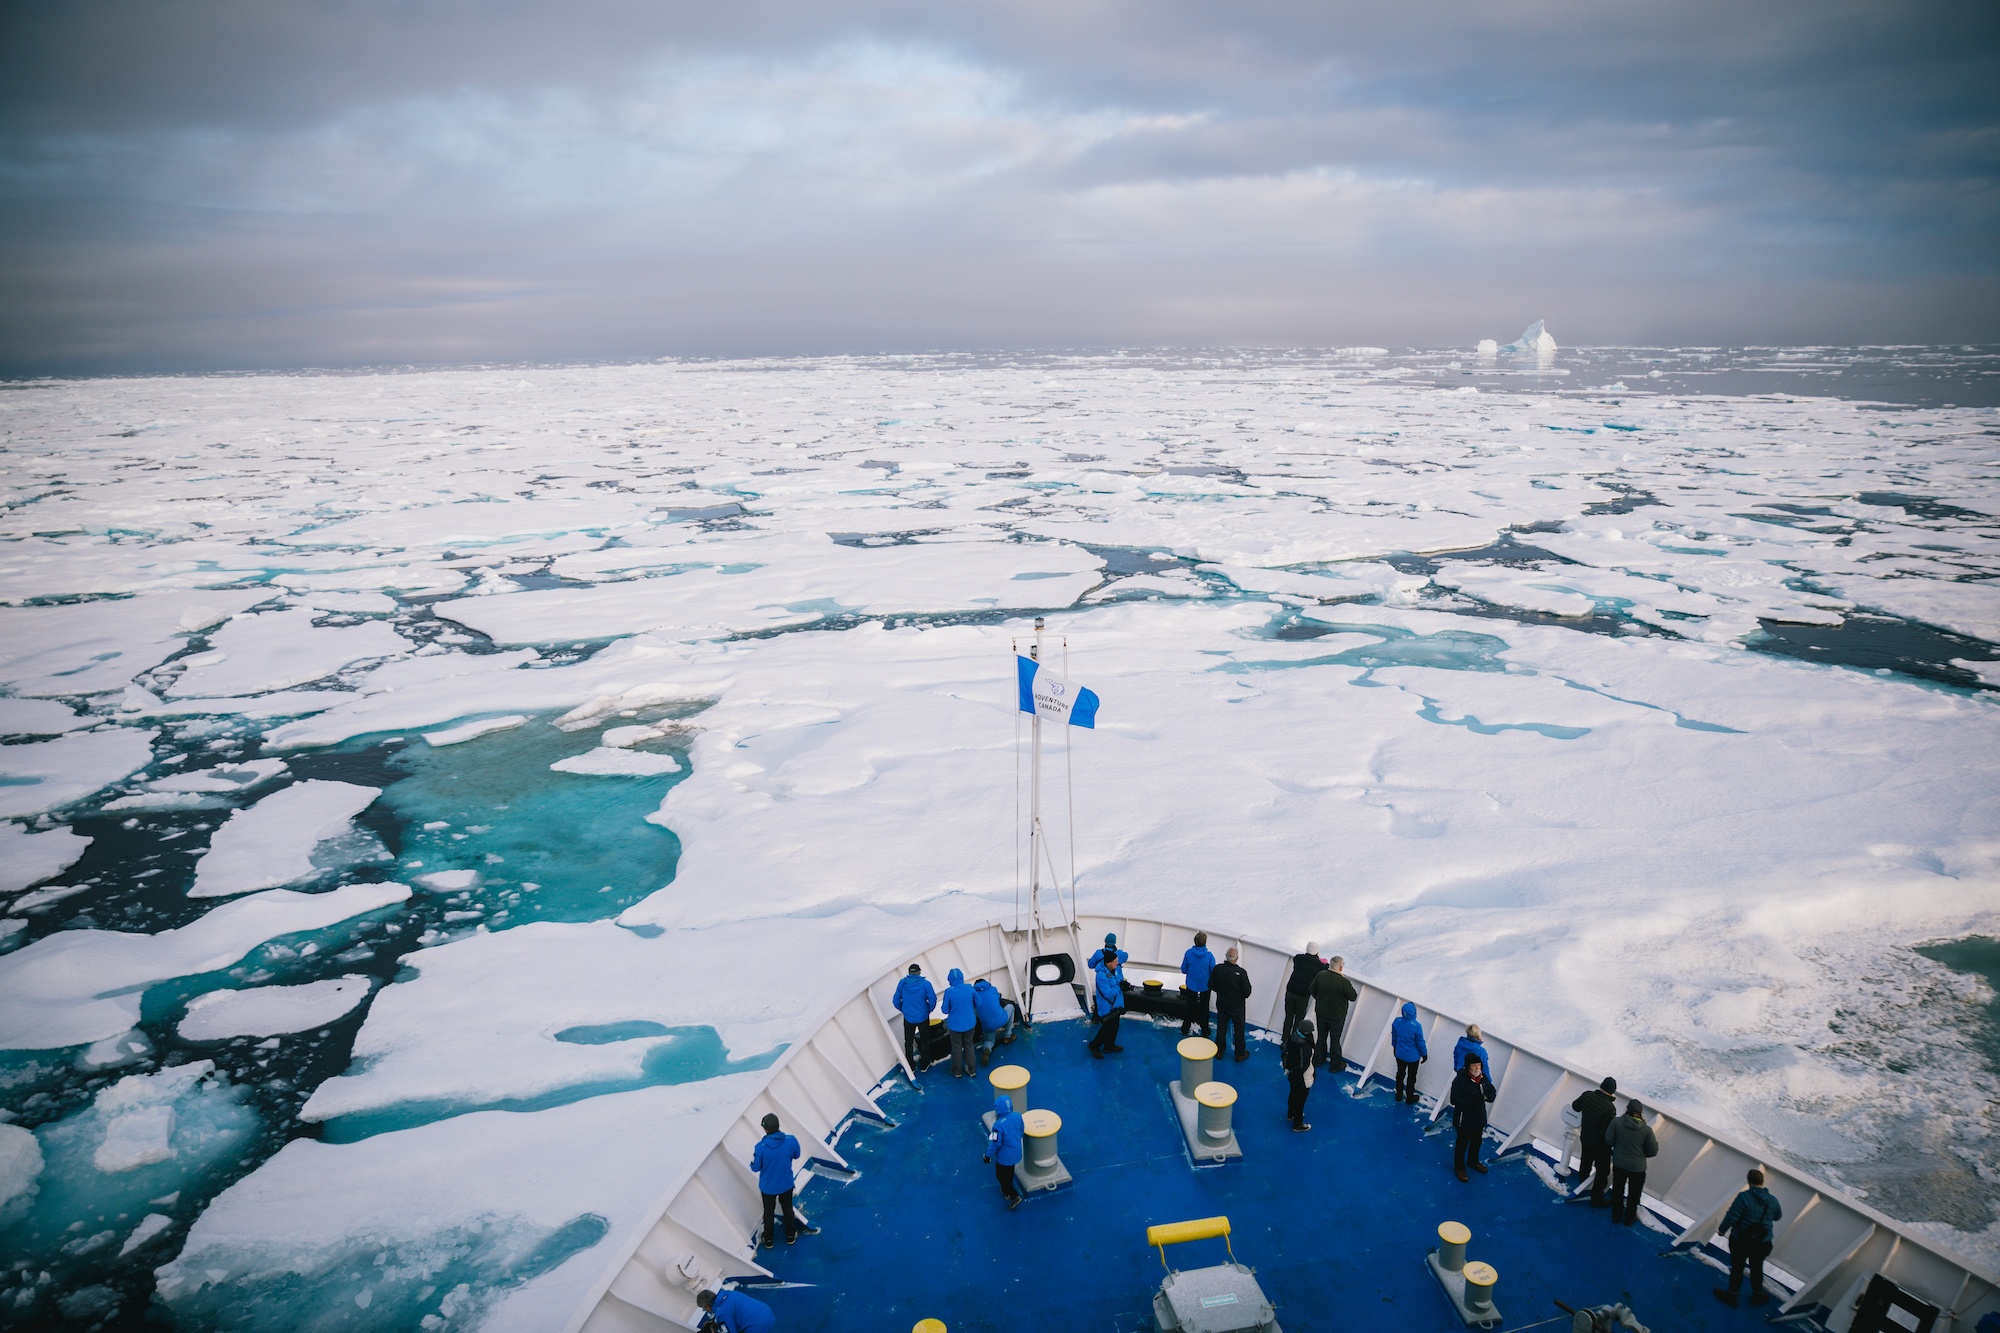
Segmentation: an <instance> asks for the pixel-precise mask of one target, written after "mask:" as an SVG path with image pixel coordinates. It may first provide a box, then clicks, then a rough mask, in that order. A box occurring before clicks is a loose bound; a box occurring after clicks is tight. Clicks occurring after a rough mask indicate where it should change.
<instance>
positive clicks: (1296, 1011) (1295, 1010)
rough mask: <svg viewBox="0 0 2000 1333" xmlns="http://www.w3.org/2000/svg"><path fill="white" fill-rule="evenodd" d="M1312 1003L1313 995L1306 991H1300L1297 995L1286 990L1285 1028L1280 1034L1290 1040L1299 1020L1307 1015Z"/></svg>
mask: <svg viewBox="0 0 2000 1333" xmlns="http://www.w3.org/2000/svg"><path fill="white" fill-rule="evenodd" d="M1311 1004H1312V996H1311V995H1310V994H1308V993H1306V992H1305V991H1300V992H1299V993H1298V994H1297V995H1294V994H1292V993H1291V992H1290V991H1286V992H1285V1030H1284V1031H1283V1032H1282V1033H1280V1034H1279V1036H1281V1037H1283V1038H1284V1039H1285V1040H1287V1041H1290V1040H1291V1037H1292V1032H1293V1031H1294V1030H1295V1029H1296V1028H1297V1027H1298V1025H1299V1020H1300V1019H1302V1018H1304V1017H1305V1016H1306V1009H1307V1007H1308V1006H1309V1005H1311Z"/></svg>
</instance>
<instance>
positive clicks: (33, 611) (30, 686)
mask: <svg viewBox="0 0 2000 1333" xmlns="http://www.w3.org/2000/svg"><path fill="white" fill-rule="evenodd" d="M62 564H63V562H62V560H61V559H58V560H56V562H55V565H54V567H55V568H60V567H61V566H62ZM225 577H226V576H225ZM7 581H8V580H7V578H6V576H5V575H4V574H0V586H4V585H5V584H6V582H7ZM25 586H27V587H32V588H34V589H35V591H33V592H23V593H20V594H19V595H20V596H22V597H45V596H48V595H50V593H49V590H50V589H51V588H53V587H55V586H57V585H56V584H52V583H49V582H45V581H44V582H31V583H27V584H25ZM269 596H270V593H269V592H268V591H266V590H264V589H261V588H259V589H216V590H211V591H204V592H199V593H187V592H169V593H155V594H151V595H148V596H141V597H130V598H119V599H115V600H101V601H88V602H71V603H67V604H63V605H56V606H0V682H4V683H5V684H6V685H7V686H8V687H9V688H10V689H12V690H13V691H14V692H15V693H16V694H24V695H39V696H61V697H65V698H70V697H75V696H80V695H94V694H113V693H116V692H117V691H119V690H122V689H124V688H125V686H126V685H128V684H130V683H131V681H132V679H133V677H135V676H138V675H140V674H141V673H143V672H146V671H150V670H151V669H152V668H154V667H156V666H158V665H159V664H160V663H161V662H162V661H164V660H166V658H168V657H169V656H171V655H172V654H174V653H177V652H179V651H180V650H181V649H182V648H184V647H185V646H186V645H187V638H186V635H187V634H188V632H189V630H188V627H187V625H186V624H184V623H183V622H184V621H186V620H187V619H188V618H189V616H190V614H191V613H192V612H194V611H195V610H197V609H199V610H200V611H201V613H202V614H201V615H200V616H198V617H196V619H197V620H201V619H206V618H208V617H211V616H223V617H227V616H230V615H234V614H236V613H237V612H239V611H242V610H245V609H246V608H248V607H251V606H255V605H256V604H257V603H258V602H261V601H264V600H265V599H267V598H268V597H269Z"/></svg>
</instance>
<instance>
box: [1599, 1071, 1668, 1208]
mask: <svg viewBox="0 0 2000 1333" xmlns="http://www.w3.org/2000/svg"><path fill="white" fill-rule="evenodd" d="M1604 1141H1605V1143H1607V1144H1608V1145H1610V1148H1611V1220H1612V1221H1613V1222H1622V1223H1623V1224H1624V1225H1626V1226H1628V1227H1629V1226H1631V1225H1632V1224H1633V1223H1634V1222H1637V1221H1638V1220H1639V1196H1640V1195H1641V1194H1642V1193H1643V1192H1644V1191H1645V1188H1646V1163H1647V1161H1648V1160H1649V1159H1651V1158H1654V1157H1658V1156H1659V1155H1660V1141H1659V1139H1658V1138H1656V1137H1655V1136H1654V1134H1653V1127H1652V1126H1651V1125H1649V1124H1647V1123H1646V1108H1645V1107H1644V1106H1643V1105H1641V1104H1640V1102H1639V1099H1638V1098H1636V1097H1634V1098H1633V1099H1632V1100H1631V1101H1629V1102H1626V1103H1625V1114H1624V1115H1621V1116H1619V1117H1618V1118H1617V1119H1616V1120H1613V1121H1612V1122H1611V1123H1610V1125H1608V1126H1606V1128H1605V1130H1604Z"/></svg>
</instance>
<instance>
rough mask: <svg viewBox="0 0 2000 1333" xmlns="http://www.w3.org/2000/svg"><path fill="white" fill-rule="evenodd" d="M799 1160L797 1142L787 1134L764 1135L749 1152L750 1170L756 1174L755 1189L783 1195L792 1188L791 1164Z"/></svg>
mask: <svg viewBox="0 0 2000 1333" xmlns="http://www.w3.org/2000/svg"><path fill="white" fill-rule="evenodd" d="M798 1160H799V1141H798V1140H797V1139H795V1138H793V1137H792V1136H791V1135H789V1134H784V1133H777V1134H766V1135H765V1136H764V1137H763V1138H761V1139H758V1140H757V1146H756V1147H755V1148H753V1149H751V1151H750V1169H751V1170H752V1171H755V1172H756V1173H757V1188H758V1189H759V1190H761V1191H762V1192H763V1193H765V1194H784V1193H786V1192H787V1191H789V1190H790V1189H791V1188H792V1163H793V1162H796V1161H798Z"/></svg>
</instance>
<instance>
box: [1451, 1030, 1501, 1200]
mask: <svg viewBox="0 0 2000 1333" xmlns="http://www.w3.org/2000/svg"><path fill="white" fill-rule="evenodd" d="M1499 1095H1500V1094H1499V1093H1498V1092H1496V1091H1495V1090H1494V1087H1493V1083H1492V1080H1490V1079H1488V1078H1487V1077H1486V1068H1485V1066H1484V1065H1482V1064H1480V1062H1479V1057H1478V1056H1476V1055H1475V1056H1472V1057H1470V1058H1468V1059H1467V1060H1466V1062H1465V1068H1463V1069H1461V1070H1459V1071H1458V1077H1457V1078H1455V1079H1453V1080H1452V1081H1451V1122H1452V1124H1453V1125H1455V1126H1457V1127H1458V1139H1457V1141H1456V1142H1454V1143H1453V1144H1452V1149H1451V1167H1452V1171H1453V1173H1454V1174H1456V1175H1457V1176H1458V1178H1459V1179H1460V1180H1470V1179H1472V1177H1471V1176H1468V1175H1466V1174H1465V1169H1466V1168H1467V1167H1468V1166H1469V1167H1471V1168H1472V1169H1473V1170H1474V1171H1477V1172H1478V1173H1479V1174H1480V1175H1482V1176H1483V1175H1485V1174H1486V1163H1484V1162H1482V1161H1480V1160H1479V1144H1480V1141H1481V1140H1482V1139H1484V1138H1485V1136H1486V1107H1487V1104H1488V1103H1489V1102H1491V1101H1492V1100H1493V1099H1494V1098H1495V1097H1497V1096H1499Z"/></svg>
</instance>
